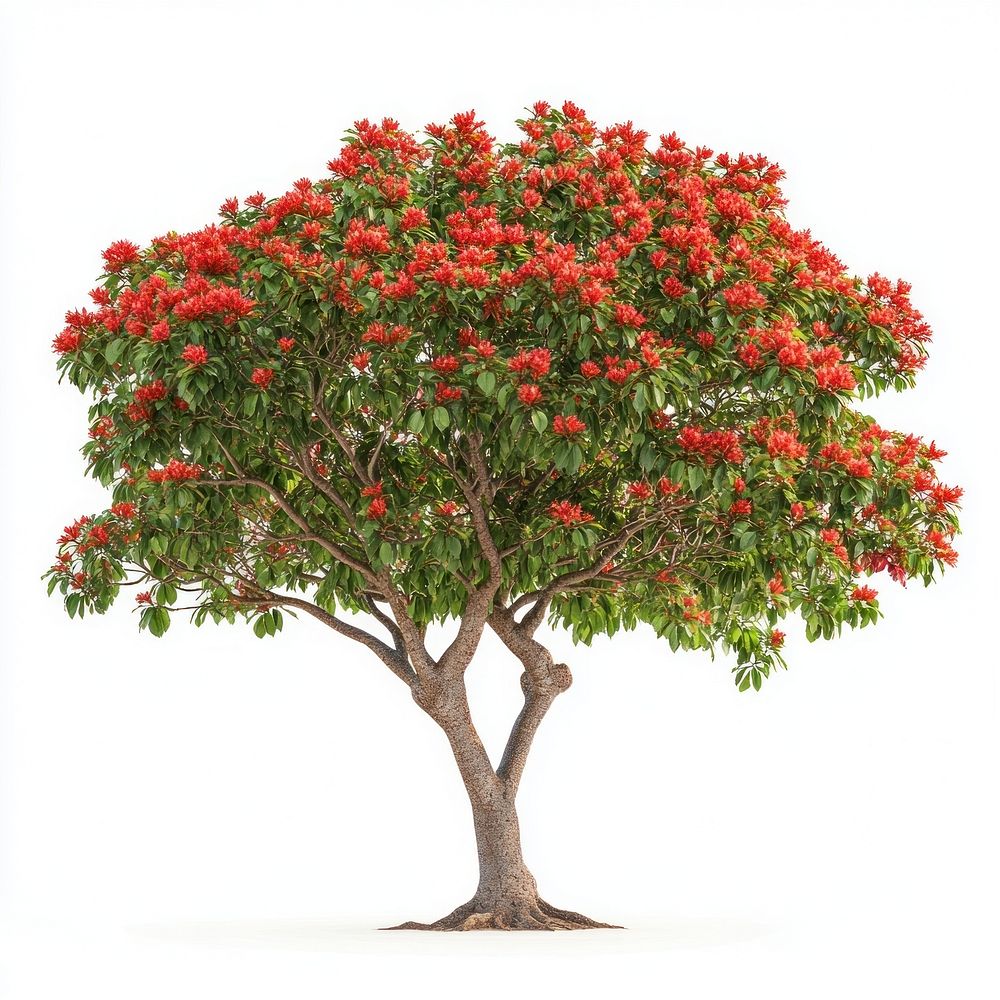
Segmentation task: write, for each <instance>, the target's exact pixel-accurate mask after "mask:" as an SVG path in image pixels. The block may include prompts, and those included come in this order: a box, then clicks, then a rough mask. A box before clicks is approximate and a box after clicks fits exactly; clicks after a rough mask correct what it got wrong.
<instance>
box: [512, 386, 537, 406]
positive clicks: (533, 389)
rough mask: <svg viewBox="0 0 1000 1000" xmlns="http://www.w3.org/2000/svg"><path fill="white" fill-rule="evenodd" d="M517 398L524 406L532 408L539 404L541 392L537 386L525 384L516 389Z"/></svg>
mask: <svg viewBox="0 0 1000 1000" xmlns="http://www.w3.org/2000/svg"><path fill="white" fill-rule="evenodd" d="M517 398H518V399H519V400H520V401H521V402H522V403H524V405H525V406H534V405H535V404H536V403H538V402H541V399H542V390H541V389H539V388H538V386H537V385H532V384H531V383H528V382H526V383H525V384H524V385H522V386H519V387H518V390H517Z"/></svg>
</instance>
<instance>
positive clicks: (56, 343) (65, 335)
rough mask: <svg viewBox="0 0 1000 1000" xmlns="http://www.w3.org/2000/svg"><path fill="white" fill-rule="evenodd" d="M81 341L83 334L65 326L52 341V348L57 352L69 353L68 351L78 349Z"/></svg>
mask: <svg viewBox="0 0 1000 1000" xmlns="http://www.w3.org/2000/svg"><path fill="white" fill-rule="evenodd" d="M82 343H83V334H82V333H80V331H79V330H71V329H70V328H69V327H67V328H66V329H65V330H63V332H62V333H60V334H59V336H58V337H56V339H55V340H53V341H52V350H54V351H55V352H56V353H57V354H69V352H70V351H75V350H78V349H79V347H80V345H81V344H82Z"/></svg>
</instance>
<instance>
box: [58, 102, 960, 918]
mask: <svg viewBox="0 0 1000 1000" xmlns="http://www.w3.org/2000/svg"><path fill="white" fill-rule="evenodd" d="M518 125H519V127H520V129H521V130H522V132H523V133H524V136H525V137H524V139H523V140H522V141H520V142H519V143H512V144H498V143H497V142H496V141H495V140H494V139H493V138H492V137H491V136H490V135H488V134H487V133H486V132H485V131H484V127H483V123H482V122H480V121H478V120H477V119H476V117H475V114H474V113H473V112H469V113H464V114H458V115H456V116H455V117H454V118H453V119H452V120H451V121H450V123H449V124H448V125H445V126H440V125H429V126H427V128H426V137H425V138H424V139H423V140H421V141H418V140H417V139H416V138H415V137H414V136H413V135H411V134H408V133H407V132H405V131H402V130H401V129H400V128H399V126H398V124H397V123H396V122H394V121H390V120H384V121H382V122H381V123H380V124H372V123H370V122H368V121H360V122H357V123H356V124H355V126H354V129H353V130H351V131H350V132H349V133H348V136H347V137H346V140H345V144H344V146H343V147H342V149H341V151H340V153H339V155H338V156H337V157H336V158H335V159H334V160H332V161H331V162H330V163H329V164H328V167H329V171H330V173H329V176H327V178H326V179H324V180H322V181H319V182H317V183H314V182H312V181H310V180H300V181H298V182H297V183H296V184H295V185H294V187H293V188H292V189H291V190H290V191H289V192H288V193H287V194H284V195H282V196H281V197H279V198H276V199H273V200H267V199H265V197H264V196H263V195H262V194H256V195H253V196H252V197H249V198H247V199H246V200H245V201H244V202H243V203H242V205H241V204H240V203H239V202H238V201H237V199H235V198H232V199H230V200H228V201H226V202H225V204H224V205H223V206H222V209H221V218H222V222H221V224H214V225H209V226H207V227H206V228H204V229H202V230H200V231H198V232H194V233H188V234H186V235H178V234H177V233H173V232H171V233H168V234H167V235H166V236H163V237H161V238H159V239H155V240H153V241H152V244H151V245H150V246H149V247H148V248H147V249H145V250H140V248H139V247H138V246H136V245H135V244H133V243H131V242H127V241H121V242H117V243H115V244H113V245H112V246H111V247H109V248H108V250H107V251H105V253H104V261H105V274H104V277H103V279H102V281H101V284H100V286H99V287H98V288H97V289H95V290H94V291H93V292H91V298H92V299H93V301H94V303H95V305H94V307H93V308H88V309H80V310H77V311H73V312H70V313H68V314H67V317H66V324H67V325H66V328H65V329H64V330H63V332H62V333H61V334H59V336H58V337H57V338H56V339H55V343H54V347H55V350H56V351H57V352H58V354H59V362H58V364H59V368H60V370H61V372H62V373H63V375H64V376H65V377H68V378H69V380H70V381H71V382H72V383H73V384H74V385H76V386H77V387H78V388H79V389H80V390H81V391H84V392H90V393H93V394H94V402H93V405H92V407H91V409H90V420H91V426H90V436H89V440H88V441H87V443H86V444H85V445H84V448H83V452H84V454H85V456H86V459H87V462H88V468H89V471H90V473H91V474H92V475H93V476H94V477H96V478H97V479H98V480H100V482H101V483H102V484H104V485H105V486H107V487H110V488H111V490H112V499H113V502H112V504H111V506H110V507H109V509H108V510H106V511H104V512H103V513H100V514H97V515H95V516H89V517H82V518H80V519H79V520H78V521H76V522H75V523H73V524H71V525H70V526H69V527H67V528H66V530H65V532H64V534H63V536H62V537H61V539H60V541H59V554H58V557H57V561H56V563H55V565H54V566H53V567H52V569H51V570H50V571H49V573H48V574H47V575H48V578H49V591H50V593H51V592H52V591H53V590H54V589H58V590H59V592H60V593H61V594H62V595H63V598H64V601H65V606H66V610H67V611H68V612H69V614H70V615H79V616H81V617H82V616H83V615H84V614H85V613H87V612H96V613H98V614H102V613H104V612H105V611H107V609H108V608H109V606H110V605H111V604H112V602H113V601H114V599H115V598H116V597H117V596H118V595H119V594H120V593H121V591H122V589H123V588H127V587H135V588H137V589H139V590H140V591H141V592H139V593H138V595H137V596H136V598H135V600H136V602H137V610H139V612H140V617H139V624H140V628H143V629H147V630H148V631H150V632H152V633H153V634H154V635H157V636H158V635H162V634H163V633H164V632H165V631H166V629H167V627H168V625H169V622H170V616H171V615H172V614H173V613H176V612H179V611H190V612H191V615H192V618H193V621H194V624H195V625H201V624H202V623H203V622H205V621H207V620H209V619H211V620H212V621H214V622H222V621H227V622H234V621H236V620H237V619H240V620H244V621H246V622H247V623H249V624H251V625H252V627H253V629H254V632H255V633H256V634H257V635H258V636H261V637H264V636H272V635H274V634H275V633H277V632H278V631H280V630H281V628H282V626H283V621H284V619H283V614H288V613H290V614H292V615H295V614H296V613H304V614H306V615H310V616H312V617H313V618H315V619H317V620H318V621H319V622H321V623H322V624H324V625H325V626H327V627H328V628H330V629H332V630H333V631H334V632H337V633H339V634H340V635H341V636H344V637H346V638H348V639H352V640H354V641H355V642H357V643H360V644H361V645H363V646H365V647H367V649H368V650H369V651H370V652H371V653H373V654H374V656H375V657H376V658H377V659H378V660H380V661H381V662H382V663H383V664H384V665H385V666H386V667H388V668H389V670H391V671H392V672H393V673H394V674H395V675H396V676H397V677H398V678H399V680H400V681H401V682H402V683H403V684H405V685H406V686H407V687H408V688H409V690H410V693H411V694H412V697H413V699H414V701H415V702H416V703H417V705H419V706H420V708H421V709H423V711H424V712H426V713H427V715H429V716H430V717H431V718H432V719H433V720H434V721H435V722H436V723H437V724H438V725H439V726H440V727H441V729H442V730H443V731H444V734H445V736H446V737H447V738H448V741H449V743H450V745H451V748H452V750H453V751H454V755H455V759H456V761H457V763H458V768H459V771H460V773H461V777H462V780H463V782H464V784H465V787H466V790H467V791H468V795H469V799H470V802H471V805H472V813H473V820H474V827H475V833H476V842H477V845H478V854H479V866H480V881H479V885H478V888H477V889H476V892H475V895H474V896H473V897H472V899H471V900H470V901H469V902H468V903H466V904H464V905H463V906H460V907H458V909H456V910H455V911H454V912H453V913H452V914H450V915H449V916H447V917H444V918H443V919H441V920H439V921H437V922H436V923H434V924H431V925H429V926H430V927H433V928H463V929H470V928H479V927H501V928H506V927H511V928H576V927H595V926H605V925H601V924H598V923H597V922H595V921H592V920H590V919H588V918H586V917H583V916H581V915H579V914H576V913H571V912H568V911H564V910H560V909H556V908H555V907H553V906H550V905H549V904H548V903H546V902H545V901H544V900H542V899H541V898H540V897H539V895H538V892H537V889H536V885H535V880H534V878H533V877H532V875H531V873H530V871H529V870H528V868H527V867H526V866H525V863H524V861H523V859H522V856H521V847H520V839H519V832H518V819H517V814H516V811H515V798H516V794H517V789H518V784H519V782H520V780H521V776H522V772H523V770H524V767H525V762H526V760H527V757H528V752H529V749H530V747H531V744H532V740H533V738H534V736H535V733H536V731H537V729H538V727H539V725H540V724H541V722H542V720H543V718H544V717H545V715H546V713H547V712H548V710H549V708H550V707H551V706H552V703H553V702H554V701H555V700H556V698H557V697H558V696H559V694H560V693H561V692H563V691H565V690H566V689H567V688H568V687H569V686H570V681H571V675H570V671H569V668H568V667H567V666H566V665H565V664H562V663H555V662H554V660H553V657H552V655H551V654H550V653H549V651H548V650H547V649H546V648H545V646H544V644H543V642H542V640H541V639H540V638H539V629H540V627H541V626H542V625H543V623H544V622H545V621H546V619H548V621H549V623H550V624H551V625H552V626H562V627H565V628H568V629H570V630H571V632H572V636H573V638H574V639H575V640H577V641H580V642H584V643H589V642H590V641H591V639H592V638H593V637H594V636H596V635H609V636H610V635H614V634H615V633H616V632H617V631H618V630H619V629H623V628H624V629H632V628H635V627H636V626H637V625H638V624H639V623H644V624H645V625H648V626H650V627H652V628H653V629H654V630H655V631H656V633H657V634H658V635H660V636H662V637H663V638H665V639H666V640H667V642H668V643H669V644H670V647H671V648H672V649H674V650H677V649H706V650H712V649H715V648H721V649H723V650H725V651H728V652H731V653H732V654H734V657H735V664H734V667H733V670H734V678H735V682H736V685H737V686H738V688H739V689H740V690H741V691H745V690H747V689H748V688H751V687H752V688H753V689H755V690H758V689H760V687H761V683H762V680H763V679H764V678H766V677H768V676H769V675H770V674H771V673H772V672H774V671H775V670H776V668H778V667H782V668H783V667H785V663H784V661H783V659H782V655H781V646H782V641H783V638H784V635H783V633H782V632H781V631H779V629H778V628H777V626H778V624H779V622H780V620H781V619H782V618H784V617H785V616H787V615H789V614H791V613H798V614H799V615H801V616H802V618H804V620H805V630H806V635H807V637H808V638H809V639H810V640H812V639H816V638H817V637H820V636H822V637H823V638H830V637H832V636H833V635H834V634H835V633H837V632H839V631H840V630H841V628H842V626H843V625H845V624H846V625H849V626H852V627H854V626H865V625H869V624H872V623H873V622H875V621H876V619H877V618H878V617H879V614H880V612H879V610H878V603H877V600H876V592H875V591H874V590H873V589H872V588H871V587H870V586H868V585H866V584H863V583H861V582H860V581H859V577H860V576H862V575H866V574H871V573H875V572H878V571H882V570H886V571H888V573H889V574H890V575H891V576H892V577H893V578H894V579H895V580H897V581H899V582H900V583H905V581H906V580H907V579H909V578H917V579H921V580H923V581H924V582H925V583H929V582H930V581H931V580H932V578H933V577H934V575H935V571H936V570H940V569H942V568H943V567H944V566H945V565H950V564H952V563H953V562H954V560H955V552H954V550H953V549H952V547H951V544H950V540H951V538H952V537H953V535H954V534H955V532H956V531H957V528H958V523H957V520H956V515H955V507H956V504H957V501H958V500H959V498H960V496H961V490H959V489H957V488H952V487H948V486H945V485H943V484H942V483H941V482H940V481H939V480H938V478H937V475H936V473H935V470H934V463H935V462H936V461H937V460H938V459H940V458H941V456H942V455H943V454H944V453H943V452H942V451H940V450H939V449H938V448H937V447H936V445H935V444H934V443H929V444H927V443H924V442H923V441H922V440H921V439H920V438H918V437H915V436H913V435H907V434H902V433H898V432H894V431H887V430H883V429H882V428H881V427H879V426H878V424H877V423H875V421H874V420H872V419H871V418H870V417H869V416H866V415H865V414H864V413H862V412H861V411H860V410H859V409H857V408H856V405H855V404H856V402H857V401H859V400H863V399H864V398H865V397H867V396H870V395H872V394H876V393H879V392H880V391H882V390H885V389H888V388H892V389H896V390H901V389H904V388H906V387H908V386H911V385H912V384H913V381H914V377H915V373H916V372H917V370H918V369H920V368H921V366H922V365H923V363H924V361H925V358H926V347H925V345H926V342H927V340H928V338H929V335H930V331H929V329H928V327H927V325H926V323H925V322H924V321H923V319H922V317H921V314H920V313H919V312H918V311H917V310H916V309H915V308H914V307H913V306H912V305H911V303H910V298H909V286H908V285H907V284H905V283H904V282H901V281H896V282H891V281H889V280H887V279H885V278H884V277H881V276H880V275H878V274H875V275H872V276H871V277H869V278H868V279H867V280H865V281H862V280H860V279H858V278H854V277H851V276H849V275H848V274H847V273H846V272H845V269H844V267H843V265H842V264H841V263H840V261H838V260H837V258H836V257H835V256H834V255H833V254H832V253H831V252H829V251H828V250H827V249H825V248H824V247H823V246H822V245H821V244H820V243H818V242H817V241H815V240H814V239H813V238H812V237H811V236H810V235H809V233H808V232H802V231H797V230H795V229H793V228H792V226H791V225H789V223H788V222H787V221H786V220H785V218H784V214H783V208H784V204H785V202H784V200H783V199H782V197H781V194H780V191H779V188H778V183H779V181H780V180H781V178H782V176H783V175H782V171H781V170H780V169H779V168H778V167H777V166H776V165H774V164H771V163H769V162H768V161H767V160H766V159H765V158H764V157H762V156H747V155H740V156H728V155H724V154H722V155H718V156H714V158H713V153H712V151H711V150H708V149H704V148H697V149H690V148H689V147H687V146H686V145H685V144H684V143H683V142H682V141H681V140H680V139H678V138H677V137H676V135H673V134H671V135H666V136H661V137H660V140H659V142H658V144H655V148H653V149H652V151H651V152H650V151H649V147H650V146H652V145H653V144H652V143H649V142H648V139H649V136H648V135H647V133H645V132H642V131H639V130H637V129H636V128H634V127H633V126H632V124H631V123H627V124H623V125H616V126H614V127H613V128H608V129H605V130H603V131H599V130H598V129H597V128H596V127H595V125H594V124H593V123H592V122H591V121H589V120H588V118H587V117H586V115H585V114H584V112H583V111H581V110H580V109H579V108H577V107H575V106H574V105H573V104H571V103H566V104H564V105H563V106H562V108H561V109H558V110H557V109H555V108H552V107H549V106H548V105H547V104H544V103H539V104H536V105H535V106H534V108H533V109H532V112H531V113H530V116H529V117H527V118H526V119H524V120H521V121H519V122H518ZM359 616H361V617H359ZM451 620H454V621H456V622H457V626H453V628H454V636H453V638H452V640H451V642H450V644H449V645H448V646H447V648H446V649H445V651H444V653H443V654H441V655H440V656H438V657H436V658H435V657H433V656H432V655H431V654H430V653H429V652H428V650H427V647H426V645H425V633H426V630H427V629H428V627H429V626H431V625H439V624H441V623H445V622H448V621H451ZM487 628H489V629H492V630H493V631H494V632H495V633H496V634H497V636H499V638H500V639H501V640H502V641H503V643H504V644H505V645H506V647H507V648H508V649H509V650H510V652H511V653H512V654H513V656H514V657H515V658H516V660H517V661H519V662H520V665H521V667H522V668H523V672H522V673H521V687H522V689H523V692H524V705H523V708H522V709H521V712H520V714H519V715H518V717H517V719H516V720H515V722H514V724H513V728H512V730H511V733H510V738H509V740H508V742H507V745H506V748H505V749H504V751H503V755H502V758H501V760H500V762H499V763H498V765H497V766H495V767H494V765H493V763H492V762H491V761H490V759H489V757H488V755H487V753H486V751H485V749H484V747H483V744H482V742H481V741H480V739H479V736H478V735H477V733H476V729H475V726H474V724H473V721H472V718H471V716H470V712H469V705H468V701H467V698H466V691H465V684H464V674H465V670H466V668H467V667H468V665H469V663H470V661H471V659H472V657H473V654H474V653H475V652H476V648H477V646H478V644H479V641H480V639H481V637H482V636H483V634H484V631H485V630H486V629H487ZM403 926H425V925H416V924H407V925H403Z"/></svg>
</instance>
